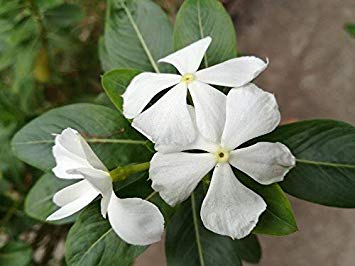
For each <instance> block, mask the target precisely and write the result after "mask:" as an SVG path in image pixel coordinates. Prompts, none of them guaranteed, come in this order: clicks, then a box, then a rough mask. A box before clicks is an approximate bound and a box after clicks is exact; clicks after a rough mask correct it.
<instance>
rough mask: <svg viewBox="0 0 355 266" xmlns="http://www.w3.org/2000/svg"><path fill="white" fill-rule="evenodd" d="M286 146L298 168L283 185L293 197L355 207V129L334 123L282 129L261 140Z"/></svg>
mask: <svg viewBox="0 0 355 266" xmlns="http://www.w3.org/2000/svg"><path fill="white" fill-rule="evenodd" d="M262 139H263V140H266V141H279V142H282V143H284V144H285V145H287V146H288V147H289V148H290V149H291V151H292V153H293V154H294V155H295V156H296V167H295V168H294V169H293V170H291V171H290V173H289V174H288V175H287V176H286V177H285V180H284V181H283V182H282V183H281V184H280V185H281V187H282V189H283V190H284V191H286V192H287V193H289V194H290V195H292V196H295V197H297V198H300V199H304V200H307V201H311V202H315V203H319V204H323V205H327V206H335V207H342V208H354V207H355V193H354V188H355V128H354V127H353V126H352V125H349V124H347V123H344V122H339V121H334V120H309V121H302V122H297V123H292V124H289V125H284V126H281V127H279V128H278V129H277V130H276V131H274V132H273V133H271V134H269V135H267V136H264V137H262Z"/></svg>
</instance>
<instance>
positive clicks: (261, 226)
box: [235, 171, 297, 236]
mask: <svg viewBox="0 0 355 266" xmlns="http://www.w3.org/2000/svg"><path fill="white" fill-rule="evenodd" d="M235 172H236V176H237V177H238V178H239V179H240V180H241V181H242V183H243V184H244V185H246V186H247V187H249V188H250V189H251V190H253V191H254V192H256V193H257V194H259V195H260V196H261V197H262V198H263V199H264V200H265V202H266V204H267V207H266V210H265V211H264V212H263V213H262V214H261V216H260V218H259V222H258V224H257V225H256V227H255V228H254V230H253V232H254V233H257V234H267V235H278V236H280V235H288V234H291V233H294V232H295V231H297V224H296V220H295V217H294V215H293V211H292V207H291V204H290V202H289V201H288V199H287V197H286V195H285V193H284V192H283V191H282V189H281V188H280V186H279V185H278V184H272V185H268V186H263V185H260V184H259V183H257V182H255V181H254V180H252V179H251V178H249V177H247V176H246V175H244V174H243V173H241V172H240V171H235Z"/></svg>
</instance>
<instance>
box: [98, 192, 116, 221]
mask: <svg viewBox="0 0 355 266" xmlns="http://www.w3.org/2000/svg"><path fill="white" fill-rule="evenodd" d="M112 194H114V192H113V190H111V191H107V192H106V193H105V194H103V195H102V199H101V202H100V208H101V215H102V217H104V218H105V219H106V215H107V210H108V205H109V204H110V200H111V197H112Z"/></svg>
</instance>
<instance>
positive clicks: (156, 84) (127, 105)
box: [123, 72, 181, 119]
mask: <svg viewBox="0 0 355 266" xmlns="http://www.w3.org/2000/svg"><path fill="white" fill-rule="evenodd" d="M180 79H181V76H180V75H175V74H160V73H159V74H158V73H148V72H147V73H142V74H139V75H138V76H136V77H134V78H133V80H132V81H131V83H130V84H129V86H128V87H127V89H126V91H125V93H124V94H123V114H124V116H125V117H127V118H129V119H131V118H135V117H136V116H137V115H139V114H140V113H141V112H142V111H143V109H144V107H145V106H147V104H148V103H149V102H150V100H151V99H153V97H154V96H155V95H156V94H157V93H159V92H161V91H163V90H164V89H167V88H169V87H172V86H174V85H176V84H178V83H179V82H180Z"/></svg>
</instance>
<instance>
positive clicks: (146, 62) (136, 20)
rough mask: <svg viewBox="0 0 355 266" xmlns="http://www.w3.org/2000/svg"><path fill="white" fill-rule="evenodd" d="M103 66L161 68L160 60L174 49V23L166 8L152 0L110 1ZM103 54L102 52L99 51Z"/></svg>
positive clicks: (150, 69)
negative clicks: (159, 66)
mask: <svg viewBox="0 0 355 266" xmlns="http://www.w3.org/2000/svg"><path fill="white" fill-rule="evenodd" d="M102 43H103V45H104V46H105V47H104V48H103V47H101V48H100V50H101V51H105V52H106V53H107V54H106V56H104V58H101V61H103V60H105V59H107V57H108V58H109V61H110V62H109V63H110V64H108V62H102V65H103V66H104V67H105V69H104V70H106V71H107V70H111V69H114V68H134V69H138V70H141V71H156V72H158V66H157V63H156V62H157V60H158V59H160V58H162V57H164V56H166V55H167V54H169V53H170V52H171V51H172V50H173V32H172V26H171V23H170V21H169V19H168V17H167V15H166V14H165V13H164V12H163V10H162V9H161V8H160V7H159V6H158V5H157V4H155V3H154V2H153V1H150V0H126V1H124V0H110V1H108V8H107V17H106V25H105V36H104V41H103V42H102ZM100 54H101V55H102V53H100Z"/></svg>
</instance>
